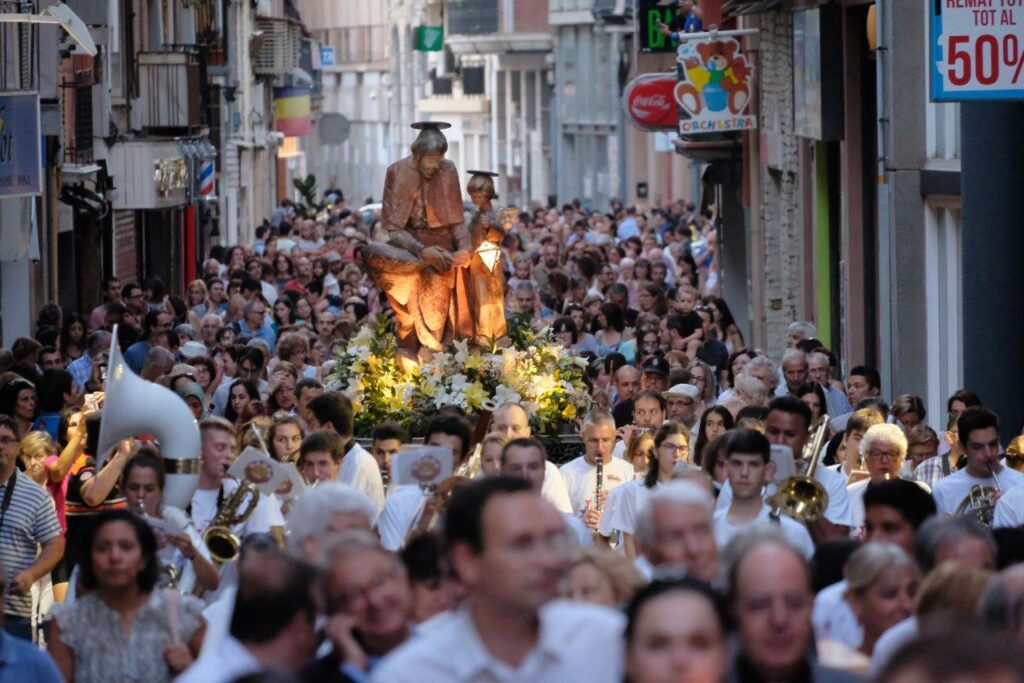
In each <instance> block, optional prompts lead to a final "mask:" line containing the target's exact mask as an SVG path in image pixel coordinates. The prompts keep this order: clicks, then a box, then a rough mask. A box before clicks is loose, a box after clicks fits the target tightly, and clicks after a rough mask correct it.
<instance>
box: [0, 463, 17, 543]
mask: <svg viewBox="0 0 1024 683" xmlns="http://www.w3.org/2000/svg"><path fill="white" fill-rule="evenodd" d="M17 478H18V470H17V469H15V470H14V471H13V472H11V478H10V479H8V480H7V489H6V490H5V491H4V500H3V502H2V503H0V529H3V528H4V520H5V519H6V518H7V508H9V507H11V496H13V495H14V482H15V480H16V479H17Z"/></svg>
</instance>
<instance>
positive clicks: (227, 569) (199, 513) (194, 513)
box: [185, 417, 284, 602]
mask: <svg viewBox="0 0 1024 683" xmlns="http://www.w3.org/2000/svg"><path fill="white" fill-rule="evenodd" d="M199 433H200V436H201V437H202V457H201V466H200V470H199V484H198V486H197V487H196V491H195V493H194V494H192V502H191V504H190V505H189V509H187V510H186V511H185V512H187V513H188V514H189V516H190V517H191V518H192V523H193V525H194V527H195V530H196V533H198V534H199V535H200V536H202V535H203V534H204V533H205V532H206V530H207V528H208V527H209V526H210V524H211V523H212V522H213V521H214V519H215V518H216V517H217V515H218V514H219V513H220V512H222V511H223V507H224V503H225V502H226V501H228V500H229V499H230V498H231V496H232V494H234V492H235V490H236V489H237V488H238V486H239V482H238V481H237V480H236V479H232V478H230V477H228V476H227V472H228V468H230V467H231V465H232V463H234V461H235V458H236V457H237V456H238V451H237V445H236V443H237V441H236V440H237V434H236V433H235V428H234V425H232V424H231V423H230V422H228V421H227V420H225V419H223V418H219V417H208V418H206V419H205V420H203V421H202V422H200V423H199ZM242 505H243V506H247V505H248V503H243V504H242ZM231 531H232V533H234V534H235V535H237V536H238V537H239V538H243V537H244V536H246V535H248V534H252V533H258V532H264V533H266V532H269V533H271V534H273V535H274V537H275V538H276V539H277V540H278V543H282V542H283V540H284V518H283V517H282V516H281V509H280V507H279V506H278V503H277V499H276V498H275V497H274V495H273V494H271V495H269V496H264V495H262V494H261V495H260V496H259V499H258V501H257V503H256V505H255V507H254V508H253V510H252V511H251V513H250V514H249V515H248V517H246V518H245V519H244V520H242V521H240V522H238V523H236V524H234V525H232V527H231ZM234 564H235V563H230V564H227V565H224V566H223V567H221V570H220V574H221V576H220V585H219V587H218V589H217V590H216V591H213V592H207V593H206V594H205V595H204V596H203V597H204V599H205V600H207V601H208V602H214V601H215V600H216V599H217V598H218V597H220V595H221V594H222V593H223V592H224V590H225V588H226V587H227V586H229V585H232V584H233V583H235V581H236V579H237V572H236V571H235V570H234V569H233V566H234Z"/></svg>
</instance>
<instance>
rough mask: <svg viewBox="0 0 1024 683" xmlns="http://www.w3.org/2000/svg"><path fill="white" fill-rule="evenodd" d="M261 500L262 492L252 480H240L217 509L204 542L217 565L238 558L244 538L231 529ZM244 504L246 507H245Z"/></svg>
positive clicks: (244, 518)
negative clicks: (229, 495)
mask: <svg viewBox="0 0 1024 683" xmlns="http://www.w3.org/2000/svg"><path fill="white" fill-rule="evenodd" d="M259 501H260V492H259V489H257V488H256V487H255V486H254V485H253V484H252V483H251V482H248V481H244V480H243V481H240V482H239V483H238V488H236V489H235V491H234V493H232V494H231V497H230V498H228V499H227V500H226V501H224V505H222V506H221V509H220V510H218V511H217V516H216V517H214V518H213V521H212V522H210V526H209V527H208V528H207V529H206V531H205V532H204V533H203V543H205V544H206V547H207V549H208V550H209V551H210V558H211V559H212V560H213V562H214V564H215V565H221V564H227V563H228V562H234V561H235V560H237V559H238V551H239V550H240V549H241V547H242V540H241V539H240V538H239V537H238V535H237V534H236V533H235V532H233V531H232V530H231V527H233V526H234V525H236V524H241V523H242V522H244V521H245V520H247V519H249V515H251V514H252V513H253V510H255V509H256V504H257V503H259ZM243 504H245V507H244V508H243V507H242V506H243Z"/></svg>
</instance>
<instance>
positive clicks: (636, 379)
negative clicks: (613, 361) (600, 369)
mask: <svg viewBox="0 0 1024 683" xmlns="http://www.w3.org/2000/svg"><path fill="white" fill-rule="evenodd" d="M615 391H616V392H618V394H619V400H620V401H628V400H631V399H632V398H633V397H634V396H636V395H637V393H638V392H639V391H640V371H639V370H637V369H636V368H635V367H633V366H632V365H623V366H622V367H621V368H619V369H618V370H616V371H615Z"/></svg>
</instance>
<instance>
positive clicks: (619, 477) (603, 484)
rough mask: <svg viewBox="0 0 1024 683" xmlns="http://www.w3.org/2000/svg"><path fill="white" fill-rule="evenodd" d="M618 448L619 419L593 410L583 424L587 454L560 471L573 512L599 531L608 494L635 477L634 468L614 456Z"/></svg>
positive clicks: (585, 452) (563, 466)
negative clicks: (616, 445)
mask: <svg viewBox="0 0 1024 683" xmlns="http://www.w3.org/2000/svg"><path fill="white" fill-rule="evenodd" d="M614 447H615V418H613V417H612V414H611V413H609V412H608V411H606V410H594V411H591V413H590V414H589V415H587V417H586V419H584V421H583V455H581V456H580V457H578V458H576V459H575V460H571V461H569V462H567V463H566V464H564V465H562V467H561V468H560V472H561V473H562V479H563V480H564V481H565V487H566V489H567V490H568V491H569V501H570V502H571V503H572V509H573V512H574V513H575V514H576V515H578V516H579V517H580V518H581V519H582V520H583V523H584V524H586V526H587V527H588V528H590V529H592V530H595V531H596V530H597V527H598V525H599V524H600V523H601V515H602V514H603V511H604V502H605V500H606V499H607V497H608V492H609V491H611V490H612V489H613V488H615V487H616V486H621V485H622V484H625V483H626V482H628V481H630V480H631V479H632V478H633V465H632V464H630V463H628V462H626V461H625V460H622V459H621V458H613V457H612V449H613V448H614Z"/></svg>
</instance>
